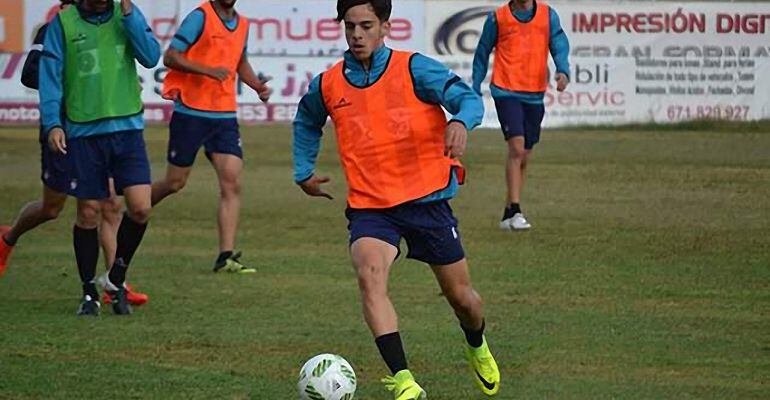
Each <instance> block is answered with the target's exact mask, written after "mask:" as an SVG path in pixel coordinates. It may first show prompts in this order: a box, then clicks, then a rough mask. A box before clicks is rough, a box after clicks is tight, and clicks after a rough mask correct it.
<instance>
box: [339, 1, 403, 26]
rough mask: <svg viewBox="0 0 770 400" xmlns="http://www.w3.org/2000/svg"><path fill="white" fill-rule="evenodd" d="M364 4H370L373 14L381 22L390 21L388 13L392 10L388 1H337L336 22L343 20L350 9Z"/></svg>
mask: <svg viewBox="0 0 770 400" xmlns="http://www.w3.org/2000/svg"><path fill="white" fill-rule="evenodd" d="M364 4H370V5H371V6H372V8H374V14H375V15H377V18H379V19H380V21H381V22H385V21H387V20H389V19H390V12H391V10H392V9H393V5H392V4H391V3H390V0H337V21H342V20H343V19H345V14H346V13H347V12H348V10H350V9H351V8H353V7H355V6H360V5H364Z"/></svg>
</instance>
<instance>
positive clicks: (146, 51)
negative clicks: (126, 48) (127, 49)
mask: <svg viewBox="0 0 770 400" xmlns="http://www.w3.org/2000/svg"><path fill="white" fill-rule="evenodd" d="M121 11H122V12H123V26H124V27H125V29H126V34H127V36H128V40H129V42H130V43H131V46H132V47H133V49H134V57H136V61H139V64H142V66H143V67H145V68H153V67H155V66H156V65H158V61H159V60H160V44H159V43H158V41H157V40H155V37H154V36H153V34H152V29H150V26H149V25H148V24H147V19H146V18H145V17H144V14H142V11H141V10H140V9H139V7H137V6H136V5H134V4H132V3H131V1H130V0H121Z"/></svg>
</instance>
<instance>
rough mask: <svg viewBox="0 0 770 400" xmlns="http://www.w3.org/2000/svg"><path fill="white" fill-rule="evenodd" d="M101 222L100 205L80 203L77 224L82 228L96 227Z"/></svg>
mask: <svg viewBox="0 0 770 400" xmlns="http://www.w3.org/2000/svg"><path fill="white" fill-rule="evenodd" d="M98 222H99V207H98V206H96V205H95V204H91V203H86V204H78V211H77V224H78V226H80V227H81V228H87V229H92V228H96V226H97V224H98Z"/></svg>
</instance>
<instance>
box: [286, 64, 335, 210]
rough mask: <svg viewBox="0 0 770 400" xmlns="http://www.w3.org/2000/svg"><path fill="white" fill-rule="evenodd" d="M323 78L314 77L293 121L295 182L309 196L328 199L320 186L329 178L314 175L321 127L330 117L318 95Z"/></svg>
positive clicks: (320, 95) (321, 133)
mask: <svg viewBox="0 0 770 400" xmlns="http://www.w3.org/2000/svg"><path fill="white" fill-rule="evenodd" d="M322 76H323V75H319V76H316V77H315V78H313V80H312V81H311V82H310V85H309V87H308V92H307V93H306V94H305V95H304V96H302V99H301V100H300V102H299V105H298V107H297V115H296V117H294V124H293V127H294V138H293V144H292V153H293V159H294V182H296V183H297V185H299V186H300V188H301V189H302V190H303V191H304V192H305V193H307V194H308V195H309V196H316V197H326V198H327V199H331V198H332V196H331V195H330V194H328V193H326V192H325V191H324V190H323V189H322V188H321V184H324V183H326V182H329V178H327V177H319V176H316V175H315V164H316V160H317V159H318V151H319V150H320V149H321V136H322V135H323V127H324V125H325V124H326V119H327V118H328V117H329V112H328V111H327V110H326V105H325V104H324V101H323V95H322V94H321V79H322Z"/></svg>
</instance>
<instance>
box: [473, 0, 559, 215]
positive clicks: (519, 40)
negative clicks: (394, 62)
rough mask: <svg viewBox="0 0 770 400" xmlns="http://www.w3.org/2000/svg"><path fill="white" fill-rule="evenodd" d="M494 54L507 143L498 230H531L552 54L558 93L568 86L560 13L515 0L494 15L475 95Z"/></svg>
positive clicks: (477, 68)
mask: <svg viewBox="0 0 770 400" xmlns="http://www.w3.org/2000/svg"><path fill="white" fill-rule="evenodd" d="M493 49H494V51H495V63H494V68H493V72H492V84H491V85H490V86H491V90H492V98H493V99H494V101H495V108H496V109H497V117H498V119H499V120H500V126H501V127H502V131H503V135H504V137H505V140H506V142H507V143H508V158H507V161H506V167H505V177H506V179H505V181H506V185H507V188H508V190H507V192H506V193H507V198H506V207H505V210H504V212H503V218H502V220H501V221H500V228H501V229H503V230H526V229H529V228H531V225H530V223H529V221H527V218H526V217H525V216H524V212H522V210H521V205H520V204H521V190H522V188H523V187H524V182H525V180H526V172H527V165H528V164H529V158H530V154H531V153H532V148H533V147H534V146H535V144H537V142H539V141H540V125H541V123H542V122H543V116H544V115H545V107H544V105H543V98H544V97H545V91H546V89H547V88H548V52H549V50H550V53H551V55H552V56H553V59H554V62H555V64H556V89H557V90H558V91H560V92H562V91H564V90H565V89H566V88H567V84H568V83H569V59H568V58H569V41H568V40H567V35H566V34H565V33H564V30H562V28H561V23H560V22H559V16H558V15H557V14H556V11H555V10H554V9H552V8H551V7H549V6H548V5H546V4H545V3H543V2H537V1H535V0H511V1H509V2H507V3H506V4H505V5H503V6H501V7H500V8H498V9H497V10H496V11H495V12H492V13H490V14H489V16H488V17H487V20H486V22H485V23H484V29H483V31H482V32H481V39H480V40H479V44H478V46H477V47H476V54H475V57H474V59H473V90H475V91H476V93H479V94H481V82H483V81H484V78H486V76H487V69H488V68H489V55H490V54H491V53H492V50H493Z"/></svg>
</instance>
